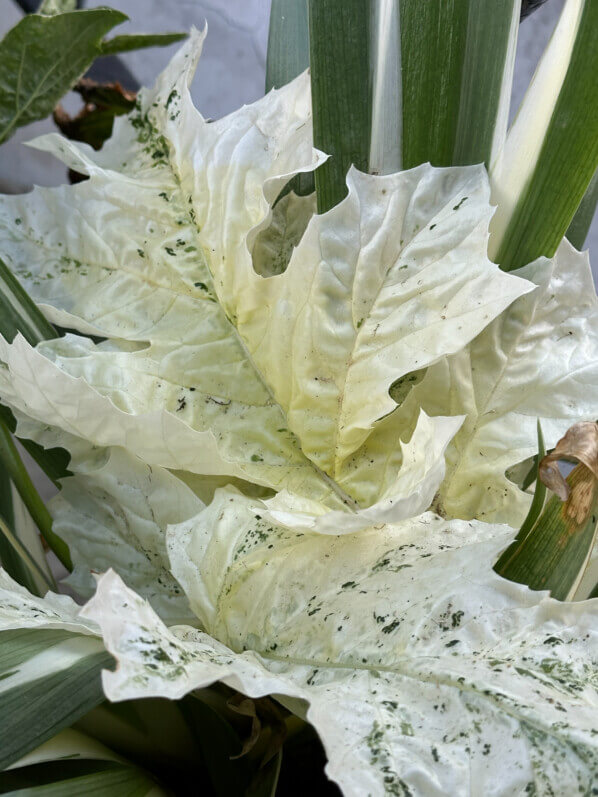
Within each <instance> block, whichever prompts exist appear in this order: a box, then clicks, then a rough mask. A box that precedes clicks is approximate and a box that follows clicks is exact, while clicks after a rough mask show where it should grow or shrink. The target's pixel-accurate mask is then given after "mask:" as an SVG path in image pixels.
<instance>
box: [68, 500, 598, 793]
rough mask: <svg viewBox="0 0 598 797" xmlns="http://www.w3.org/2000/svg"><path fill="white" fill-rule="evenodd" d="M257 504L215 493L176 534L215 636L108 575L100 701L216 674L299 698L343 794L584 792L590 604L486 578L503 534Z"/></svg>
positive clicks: (180, 566) (596, 763)
mask: <svg viewBox="0 0 598 797" xmlns="http://www.w3.org/2000/svg"><path fill="white" fill-rule="evenodd" d="M267 511H268V507H267V503H266V504H263V503H261V502H256V501H253V500H251V499H247V498H245V497H243V496H241V495H240V494H239V493H237V492H235V491H232V490H230V489H229V490H223V491H220V492H219V493H218V494H217V496H216V499H215V500H214V502H213V504H212V505H211V506H210V507H209V508H208V509H206V510H205V511H204V512H203V513H202V514H200V515H199V516H198V517H197V518H195V519H193V520H191V521H188V522H187V523H185V524H182V525H180V526H178V527H173V528H172V530H171V537H170V551H171V561H172V564H173V571H174V572H175V574H176V575H177V577H178V579H179V581H180V582H181V584H183V586H184V587H185V590H186V592H187V594H188V595H189V597H190V599H191V602H192V605H193V607H194V609H195V611H196V612H197V614H198V616H199V618H200V620H201V621H202V623H203V625H204V627H205V628H206V630H207V631H208V632H209V633H210V634H211V635H212V636H211V637H210V636H208V635H207V634H205V633H202V632H200V631H197V630H195V629H193V628H190V627H183V626H179V627H177V628H173V629H170V630H168V629H167V628H166V627H165V626H164V625H163V624H162V623H161V622H160V621H159V619H158V618H157V616H156V615H155V614H153V612H152V611H151V609H150V607H149V606H148V604H147V603H145V602H144V601H143V600H142V599H140V598H139V597H137V596H135V595H134V593H132V592H131V591H130V590H128V589H127V588H126V587H125V586H124V585H123V583H122V582H121V581H120V579H119V578H118V577H117V576H116V575H115V574H107V575H105V576H103V577H101V579H100V581H99V586H98V592H97V594H96V596H95V597H94V598H93V599H92V601H91V603H90V604H88V606H87V607H86V608H85V609H84V611H83V614H84V615H85V616H87V617H90V618H93V619H94V620H95V621H97V622H98V623H99V624H100V625H101V627H102V634H103V637H104V640H105V643H106V646H107V647H108V649H109V650H110V651H111V652H112V653H113V655H115V657H116V658H117V660H118V662H119V668H118V670H116V671H115V672H114V673H106V674H105V675H104V687H105V689H106V692H107V694H108V695H109V697H110V698H111V699H115V700H122V699H129V698H135V697H144V696H156V695H162V696H167V697H171V698H177V697H180V696H181V695H183V694H185V693H186V692H188V691H190V690H192V689H194V688H198V687H200V686H205V685H207V684H210V683H212V682H213V681H215V680H223V681H224V682H225V683H227V684H228V685H229V686H232V687H233V688H236V689H240V690H241V691H243V692H244V693H245V694H248V695H250V696H254V697H257V696H259V695H263V694H270V693H274V694H278V695H281V696H282V697H281V698H280V699H281V700H282V702H283V703H284V702H285V699H288V698H291V701H290V705H292V706H293V707H294V708H295V710H297V709H298V706H300V705H301V701H306V703H304V705H306V704H309V708H308V709H307V718H308V719H309V720H310V722H312V723H313V724H314V725H315V727H316V729H317V730H318V732H319V734H320V736H321V738H322V740H323V742H324V746H325V748H326V753H327V757H328V761H329V763H328V767H327V772H328V775H329V776H330V777H331V778H333V779H334V780H336V781H337V783H339V785H340V786H341V788H342V789H343V793H344V794H346V795H361V794H371V795H383V794H411V795H413V796H414V797H415V796H416V795H417V797H429V795H436V794H437V795H441V794H450V795H459V796H460V795H470V794H488V793H492V794H495V795H497V797H498V795H505V797H506V795H512V794H519V793H525V790H526V789H528V790H532V791H531V793H535V794H539V795H540V794H541V795H548V794H552V793H558V794H571V795H573V794H579V795H582V794H586V793H587V789H588V788H590V784H591V783H592V782H593V778H594V777H595V776H596V775H597V774H598V769H597V767H598V742H597V739H596V730H595V724H596V706H597V705H598V703H597V698H598V696H597V694H596V669H595V667H596V662H595V661H592V656H594V655H595V651H596V641H597V640H596V612H597V610H598V604H597V602H596V601H594V602H592V603H579V604H561V603H558V602H557V601H554V600H551V599H550V598H547V597H546V596H545V594H543V593H533V592H531V591H529V590H528V589H527V588H526V587H523V586H521V585H517V584H513V583H511V582H508V581H506V580H503V579H501V578H500V577H499V576H497V575H496V574H495V573H493V571H492V569H491V563H492V561H493V560H494V558H495V557H496V555H497V553H498V552H499V551H500V549H501V548H502V547H503V546H504V545H505V544H507V543H508V541H509V540H510V538H511V531H510V529H508V528H507V527H504V526H502V527H501V526H490V525H485V524H482V523H479V522H476V521H473V522H466V521H445V520H443V519H442V518H440V517H438V516H436V515H434V514H432V513H428V514H425V515H422V516H421V517H419V518H416V519H413V520H410V521H405V522H404V523H402V524H398V525H395V526H382V527H380V526H379V527H377V528H370V529H369V530H367V531H364V532H362V533H360V534H355V535H348V536H342V537H338V536H337V537H334V536H326V535H320V534H314V533H300V532H296V531H290V530H288V529H284V528H282V527H280V526H276V525H275V524H273V523H272V522H271V521H270V520H269V519H267V517H265V516H266V514H267ZM156 665H157V666H156ZM551 789H553V790H554V791H551Z"/></svg>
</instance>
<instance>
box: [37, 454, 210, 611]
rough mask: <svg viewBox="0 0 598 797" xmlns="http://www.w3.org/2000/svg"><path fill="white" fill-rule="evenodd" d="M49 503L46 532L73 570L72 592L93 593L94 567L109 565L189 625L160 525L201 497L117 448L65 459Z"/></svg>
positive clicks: (187, 513)
mask: <svg viewBox="0 0 598 797" xmlns="http://www.w3.org/2000/svg"><path fill="white" fill-rule="evenodd" d="M69 469H70V470H71V471H72V472H73V473H74V475H73V476H71V477H69V478H67V479H64V480H63V481H62V484H61V491H60V493H59V494H58V495H57V496H56V497H55V498H54V499H53V500H52V501H51V502H50V505H49V509H50V511H51V513H52V516H53V518H54V522H53V525H52V528H53V530H54V531H55V532H56V534H58V535H59V536H60V537H61V538H62V539H63V540H64V541H65V542H66V543H67V545H68V546H69V551H70V554H71V558H72V560H73V564H74V570H73V573H72V574H71V575H69V577H68V578H67V580H66V583H68V584H69V585H70V586H71V587H72V588H73V589H75V590H76V591H77V592H78V594H79V595H81V596H83V597H89V596H91V595H92V593H93V592H94V588H95V582H94V580H93V578H92V575H91V573H92V571H93V572H96V573H97V572H103V571H105V570H108V569H109V568H110V567H113V568H114V569H115V570H116V571H117V572H118V573H119V574H120V575H121V576H122V577H123V578H124V579H125V580H126V582H127V584H129V585H130V586H131V587H132V588H133V589H135V590H136V591H137V592H138V593H139V594H140V595H143V597H145V598H147V599H148V600H149V601H150V603H151V605H152V606H153V608H154V609H155V610H156V611H157V612H158V614H159V615H160V617H162V618H164V619H165V620H166V621H167V622H170V623H177V622H192V620H193V615H192V614H191V612H190V611H189V606H188V602H187V599H186V597H185V595H184V593H183V592H182V590H181V588H180V586H179V584H178V583H177V581H176V580H175V579H174V578H173V576H172V575H171V573H170V568H169V562H168V557H167V554H166V527H167V526H168V525H169V524H172V523H180V522H181V521H183V520H187V519H188V518H190V517H193V516H194V515H195V514H197V513H198V512H199V511H200V510H201V509H202V508H203V502H202V501H200V499H199V498H197V496H196V495H195V494H194V493H193V492H192V491H191V490H190V489H189V487H187V486H186V485H185V484H184V483H183V482H182V481H181V480H180V479H177V478H176V476H174V475H173V474H171V473H169V472H168V471H167V470H165V469H164V468H159V467H156V466H154V467H152V466H150V465H146V464H145V463H143V462H141V460H139V459H138V458H137V457H134V456H132V455H131V454H129V453H127V452H126V451H125V450H124V449H121V448H113V449H110V450H99V451H90V452H89V455H88V457H87V458H86V459H83V458H82V457H80V456H79V457H78V458H72V459H71V462H70V465H69Z"/></svg>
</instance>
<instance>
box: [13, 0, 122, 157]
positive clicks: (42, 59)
mask: <svg viewBox="0 0 598 797" xmlns="http://www.w3.org/2000/svg"><path fill="white" fill-rule="evenodd" d="M126 19H127V17H126V16H125V15H124V14H121V13H120V11H113V10H111V9H108V8H98V9H89V10H85V11H72V12H70V13H66V14H54V15H52V16H45V15H40V14H28V15H27V16H25V17H23V19H22V20H21V21H20V22H19V23H18V24H17V25H15V27H14V28H12V29H11V30H9V31H8V33H7V34H6V36H5V37H4V39H3V40H2V41H1V42H0V85H1V86H2V91H1V92H0V142H2V141H5V140H6V139H7V138H9V137H10V136H11V135H12V134H13V133H14V132H15V130H16V129H17V128H18V127H21V126H22V125H26V124H29V123H30V122H34V121H36V120H37V119H43V117H44V116H47V115H48V114H49V113H51V112H52V110H53V108H54V106H55V105H56V103H57V102H58V101H59V100H60V98H61V97H62V96H63V95H64V94H66V92H67V91H68V90H69V89H70V87H71V86H72V85H73V83H75V81H76V80H77V79H78V78H79V77H80V76H81V75H82V74H83V73H84V72H85V71H86V70H87V68H88V67H89V66H90V64H91V63H92V61H93V60H94V58H95V57H96V56H97V55H99V54H100V43H101V41H102V38H103V37H104V35H105V34H106V33H108V31H109V30H111V29H112V28H113V27H114V26H115V25H118V24H119V23H121V22H124V21H125V20H126Z"/></svg>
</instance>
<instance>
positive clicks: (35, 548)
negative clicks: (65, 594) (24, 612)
mask: <svg viewBox="0 0 598 797" xmlns="http://www.w3.org/2000/svg"><path fill="white" fill-rule="evenodd" d="M0 567H3V568H4V569H5V570H6V572H7V573H8V575H9V576H10V577H11V578H12V579H14V580H15V581H17V582H18V583H19V584H21V585H22V586H24V587H25V588H26V589H27V590H29V592H31V593H33V594H34V595H43V594H44V593H45V592H46V591H47V590H48V589H55V587H56V585H55V583H54V579H53V577H52V574H51V572H50V569H49V567H48V563H47V560H46V557H45V555H44V551H43V548H42V546H41V542H40V537H39V532H38V530H37V528H36V526H35V523H34V522H33V521H32V520H31V515H30V514H29V513H28V512H27V509H26V507H25V505H24V504H23V501H22V499H21V496H20V495H19V493H18V491H17V490H16V488H15V486H14V485H13V484H12V482H11V481H10V478H8V476H7V475H6V473H5V472H3V471H2V472H0Z"/></svg>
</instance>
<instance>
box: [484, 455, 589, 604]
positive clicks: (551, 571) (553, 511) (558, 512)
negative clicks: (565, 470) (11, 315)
mask: <svg viewBox="0 0 598 797" xmlns="http://www.w3.org/2000/svg"><path fill="white" fill-rule="evenodd" d="M584 471H585V472H584ZM590 478H591V479H592V481H591V482H588V471H587V468H585V466H583V465H578V466H577V467H576V468H575V469H574V470H573V471H572V473H571V474H570V475H569V476H568V477H567V482H568V484H569V486H570V488H571V497H570V498H569V500H568V501H565V502H563V501H561V499H560V498H559V497H558V496H556V495H553V496H552V497H551V498H550V499H549V500H548V503H547V504H546V507H545V508H544V511H543V512H542V514H541V515H540V516H539V518H538V519H537V521H536V523H535V525H534V526H533V528H532V529H531V531H530V532H529V533H528V534H527V536H526V537H525V538H521V539H518V540H515V541H514V542H513V543H512V545H511V546H509V548H507V550H506V551H505V552H504V553H503V554H502V555H501V557H500V559H499V560H498V562H497V563H496V567H495V569H496V572H497V573H500V575H501V576H503V577H504V578H508V579H509V580H510V581H516V582H518V583H520V584H527V585H528V586H529V587H530V589H542V590H544V589H548V590H550V594H551V595H552V597H553V598H556V599H557V600H562V601H565V600H570V599H571V597H572V596H573V595H574V594H575V590H576V589H577V587H578V585H579V582H580V581H581V578H582V576H583V573H584V570H585V566H586V564H587V562H588V561H589V557H590V555H591V552H592V548H593V545H594V542H595V539H596V521H597V518H598V489H597V487H596V483H595V479H594V478H593V477H592V474H590ZM580 493H583V494H586V493H589V494H588V495H587V505H586V511H585V512H583V513H582V514H581V515H580V514H579V510H578V509H577V508H576V505H575V504H576V502H577V501H578V500H579V494H580Z"/></svg>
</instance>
